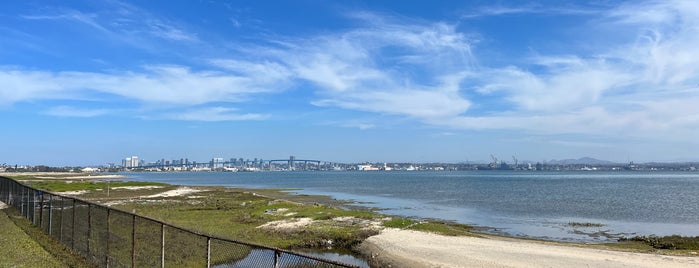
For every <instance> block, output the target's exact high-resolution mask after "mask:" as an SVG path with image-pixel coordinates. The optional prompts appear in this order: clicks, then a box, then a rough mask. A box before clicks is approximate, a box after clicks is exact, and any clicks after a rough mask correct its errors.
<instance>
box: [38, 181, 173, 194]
mask: <svg viewBox="0 0 699 268" xmlns="http://www.w3.org/2000/svg"><path fill="white" fill-rule="evenodd" d="M26 183H27V185H29V186H32V187H34V188H38V189H44V190H46V191H50V192H67V191H80V190H85V191H95V190H100V191H106V190H107V187H110V188H116V187H134V186H165V185H166V184H163V183H156V182H137V181H110V182H107V181H27V182H26Z"/></svg>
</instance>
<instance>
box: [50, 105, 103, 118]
mask: <svg viewBox="0 0 699 268" xmlns="http://www.w3.org/2000/svg"><path fill="white" fill-rule="evenodd" d="M113 112H114V111H113V110H109V109H83V108H77V107H72V106H65V105H61V106H56V107H52V108H50V109H48V110H47V111H45V113H46V114H48V115H51V116H58V117H97V116H103V115H108V114H112V113H113Z"/></svg>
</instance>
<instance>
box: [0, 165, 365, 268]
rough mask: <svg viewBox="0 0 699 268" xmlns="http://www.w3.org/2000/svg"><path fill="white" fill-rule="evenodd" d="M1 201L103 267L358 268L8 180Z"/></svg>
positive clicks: (1, 185) (0, 180)
mask: <svg viewBox="0 0 699 268" xmlns="http://www.w3.org/2000/svg"><path fill="white" fill-rule="evenodd" d="M0 201H2V202H4V203H6V204H7V205H9V206H12V207H14V208H16V209H17V210H18V211H19V212H20V213H21V214H22V216H24V217H25V218H27V219H29V221H31V222H32V223H33V224H34V225H35V226H37V227H39V228H41V229H42V230H43V231H44V232H46V233H47V234H48V235H49V236H51V237H53V238H54V239H56V240H57V241H60V242H61V243H63V244H64V245H66V246H67V247H69V248H71V249H73V250H74V251H75V252H77V253H79V254H81V255H82V256H84V257H85V258H86V259H88V260H89V261H91V262H93V263H95V264H96V265H97V266H99V267H219V268H243V267H274V268H297V267H317V268H326V267H327V268H333V267H357V266H353V265H349V264H344V263H340V262H337V261H333V260H327V259H323V258H318V257H314V256H309V255H305V254H301V253H295V252H291V251H287V250H282V249H277V248H272V247H266V246H261V245H255V244H250V243H245V242H239V241H235V240H231V239H225V238H220V237H214V236H210V235H206V234H202V233H199V232H197V231H193V230H188V229H184V228H180V227H177V226H173V225H170V224H167V223H164V222H162V221H158V220H155V219H150V218H148V217H143V216H139V215H136V214H133V213H129V212H126V211H122V210H118V209H114V208H110V207H107V206H103V205H99V204H94V203H90V202H87V201H84V200H80V199H76V198H72V197H67V196H62V195H58V194H54V193H50V192H46V191H41V190H38V189H34V188H32V187H29V186H26V185H23V184H21V183H19V182H17V181H15V180H13V179H9V178H5V177H0Z"/></svg>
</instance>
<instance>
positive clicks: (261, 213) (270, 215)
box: [25, 180, 471, 262]
mask: <svg viewBox="0 0 699 268" xmlns="http://www.w3.org/2000/svg"><path fill="white" fill-rule="evenodd" d="M25 183H28V184H30V185H32V186H33V187H36V188H40V189H45V190H48V191H53V192H63V191H80V190H85V191H87V193H84V194H81V195H80V196H79V197H80V198H81V199H86V200H91V201H93V202H97V203H106V202H109V203H110V204H112V205H113V207H115V208H119V209H121V210H124V211H133V212H135V213H136V214H138V215H143V216H147V217H151V218H154V219H158V220H161V221H163V222H167V223H170V224H173V225H176V226H180V227H184V228H188V229H192V230H197V231H199V232H203V233H207V234H212V235H214V236H219V237H223V238H229V239H234V240H237V241H246V242H251V243H256V244H261V245H266V246H272V247H280V248H324V249H326V248H333V249H352V248H353V247H354V246H355V245H357V244H359V243H361V242H362V241H363V240H364V239H366V238H367V237H369V236H372V235H375V234H377V233H378V230H379V229H380V226H381V225H382V223H383V226H387V227H396V228H404V229H411V230H420V231H428V232H434V233H439V234H444V235H471V233H469V230H471V227H470V226H466V225H461V224H456V223H443V222H436V221H423V222H415V221H413V220H409V219H402V218H393V219H390V220H388V221H387V222H385V223H384V221H386V217H385V216H384V215H381V214H379V213H376V212H374V211H371V210H369V209H364V210H349V209H342V208H339V207H340V206H346V205H348V202H346V201H338V200H334V199H332V198H329V197H326V196H312V195H295V194H289V193H287V192H285V191H289V189H254V190H251V189H232V188H225V187H190V188H195V189H196V190H198V191H199V192H195V193H192V194H189V195H186V196H171V197H155V196H153V195H154V194H158V193H162V192H165V191H168V190H174V189H176V188H179V187H178V186H172V185H165V184H158V183H142V182H120V181H118V182H114V181H112V182H110V187H111V191H110V194H109V195H107V193H106V187H107V185H106V182H104V181H72V182H68V181H64V180H37V181H33V180H29V181H26V182H25ZM126 186H131V187H133V186H159V187H157V188H152V187H151V188H148V187H144V188H138V187H135V188H130V189H127V188H118V187H126ZM148 196H150V197H148ZM296 223H299V225H298V226H295V225H294V224H296ZM120 225H121V224H117V223H112V224H110V226H120ZM263 225H268V226H267V227H261V226H263ZM152 233H159V231H158V232H152ZM152 233H151V234H147V233H144V234H143V235H144V236H148V235H152ZM183 237H184V238H182V237H174V238H172V239H174V240H176V241H180V240H182V239H185V240H187V239H193V238H186V237H187V236H183ZM127 239H128V238H127ZM152 239H153V240H154V241H158V238H157V237H152ZM146 240H148V239H146ZM167 240H171V239H167ZM190 242H192V241H182V243H179V242H178V243H179V244H182V245H188V244H191V243H190ZM241 254H247V250H242V249H241ZM212 257H215V256H212ZM217 261H220V262H223V261H224V260H217Z"/></svg>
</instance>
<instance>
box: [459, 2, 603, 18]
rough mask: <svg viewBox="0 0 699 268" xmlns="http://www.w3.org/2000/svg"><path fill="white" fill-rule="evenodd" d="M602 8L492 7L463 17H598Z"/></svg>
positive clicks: (570, 6)
mask: <svg viewBox="0 0 699 268" xmlns="http://www.w3.org/2000/svg"><path fill="white" fill-rule="evenodd" d="M601 12H602V10H601V9H600V8H590V7H583V6H575V5H567V6H566V5H560V6H557V7H550V6H543V5H537V4H524V5H512V6H506V5H492V6H482V7H480V8H475V9H473V10H469V11H466V12H464V13H463V14H462V15H461V18H462V19H474V18H482V17H493V16H510V15H526V14H544V15H596V14H600V13H601Z"/></svg>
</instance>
